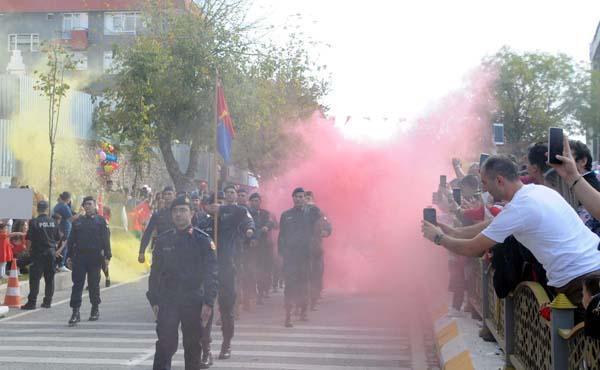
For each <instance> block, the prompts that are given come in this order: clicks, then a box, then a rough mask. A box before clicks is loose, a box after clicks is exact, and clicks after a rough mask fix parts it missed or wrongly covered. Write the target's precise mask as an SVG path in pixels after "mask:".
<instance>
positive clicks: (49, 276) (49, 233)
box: [21, 200, 60, 310]
mask: <svg viewBox="0 0 600 370" xmlns="http://www.w3.org/2000/svg"><path fill="white" fill-rule="evenodd" d="M48 208H49V205H48V202H46V201H45V200H42V201H39V202H38V204H37V211H38V216H37V217H36V218H34V219H33V220H31V221H29V230H28V231H27V244H28V245H27V246H28V249H29V250H30V255H31V266H30V267H29V297H28V298H27V303H26V304H25V305H23V306H21V309H23V310H34V309H35V305H36V302H37V296H38V293H39V290H40V279H41V278H42V275H43V276H44V282H45V283H46V287H45V292H44V302H43V303H42V307H43V308H50V305H51V304H52V296H53V295H54V255H55V253H56V244H57V243H58V241H59V240H60V235H59V232H58V225H57V224H55V222H54V219H52V218H51V217H49V216H48Z"/></svg>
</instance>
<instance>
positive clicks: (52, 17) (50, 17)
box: [46, 13, 54, 21]
mask: <svg viewBox="0 0 600 370" xmlns="http://www.w3.org/2000/svg"><path fill="white" fill-rule="evenodd" d="M46 19H47V20H49V21H53V20H54V13H48V14H46Z"/></svg>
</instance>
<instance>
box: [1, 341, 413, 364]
mask: <svg viewBox="0 0 600 370" xmlns="http://www.w3.org/2000/svg"><path fill="white" fill-rule="evenodd" d="M5 351H10V352H15V351H30V353H35V352H36V351H37V352H53V353H61V352H64V353H71V352H73V353H88V352H89V353H113V354H117V353H119V354H138V356H136V357H135V358H134V359H131V360H129V361H130V363H137V364H139V363H142V362H143V361H145V360H147V359H149V358H150V357H152V355H154V347H151V348H150V349H148V348H144V349H142V348H123V347H93V348H92V347H73V346H69V347H60V346H14V345H10V346H2V347H0V353H1V352H5ZM140 352H141V353H140ZM177 354H180V355H182V354H183V349H180V350H179V351H177ZM235 355H236V356H253V357H289V358H315V359H330V360H366V361H407V360H410V356H406V355H404V356H403V355H385V354H376V355H373V354H353V353H315V352H280V351H243V350H237V349H236V350H235Z"/></svg>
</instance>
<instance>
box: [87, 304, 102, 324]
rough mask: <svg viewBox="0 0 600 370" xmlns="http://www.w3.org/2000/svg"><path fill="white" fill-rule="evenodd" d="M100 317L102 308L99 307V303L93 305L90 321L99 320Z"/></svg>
mask: <svg viewBox="0 0 600 370" xmlns="http://www.w3.org/2000/svg"><path fill="white" fill-rule="evenodd" d="M99 318H100V310H99V309H98V305H94V306H92V311H91V312H90V319H89V321H98V319H99Z"/></svg>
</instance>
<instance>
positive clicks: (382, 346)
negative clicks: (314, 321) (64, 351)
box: [0, 336, 408, 349]
mask: <svg viewBox="0 0 600 370" xmlns="http://www.w3.org/2000/svg"><path fill="white" fill-rule="evenodd" d="M16 341H25V342H28V343H31V342H81V343H154V342H155V341H156V339H155V338H106V337H58V336H53V337H38V336H35V337H31V336H24V337H11V336H0V343H3V342H4V343H6V342H11V343H13V342H16ZM234 343H235V344H236V345H249V346H261V345H262V346H281V347H285V346H288V347H306V348H346V349H398V348H401V347H402V345H401V344H372V343H361V344H357V343H329V342H289V341H260V340H234ZM406 348H408V347H406Z"/></svg>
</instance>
